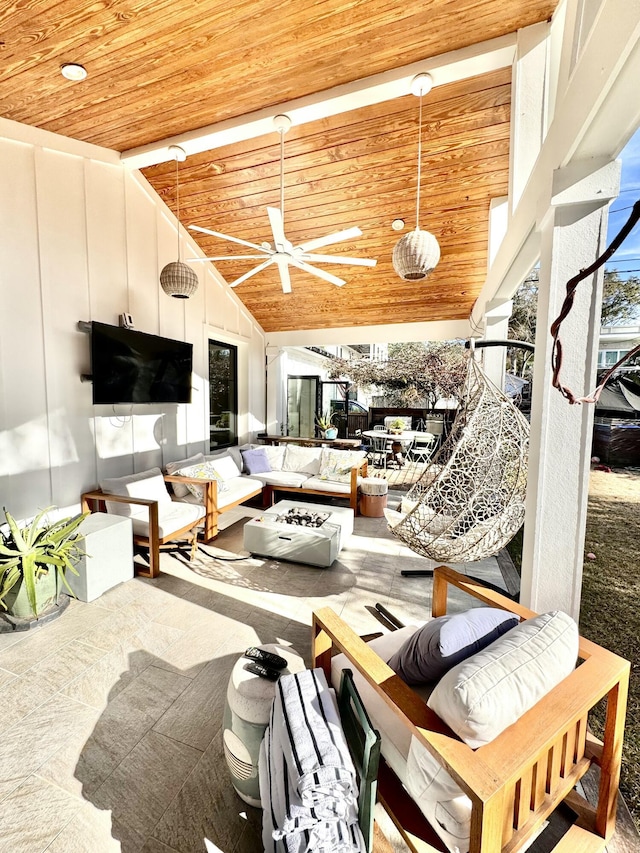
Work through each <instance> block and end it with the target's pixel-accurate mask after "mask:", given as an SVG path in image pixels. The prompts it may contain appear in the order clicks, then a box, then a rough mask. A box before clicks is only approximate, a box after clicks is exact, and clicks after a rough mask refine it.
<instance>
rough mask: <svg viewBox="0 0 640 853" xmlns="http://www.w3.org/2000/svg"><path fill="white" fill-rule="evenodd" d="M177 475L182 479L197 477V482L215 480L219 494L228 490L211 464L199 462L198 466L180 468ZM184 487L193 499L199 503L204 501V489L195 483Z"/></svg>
mask: <svg viewBox="0 0 640 853" xmlns="http://www.w3.org/2000/svg"><path fill="white" fill-rule="evenodd" d="M178 474H181V475H182V476H183V477H197V478H198V479H199V480H215V481H216V482H217V483H218V491H219V492H225V491H227V490H228V488H229V487H228V486H227V484H226V483H225V481H224V480H223V479H222V477H221V476H220V474H218V472H217V471H216V469H215V468H214V467H213V465H212V463H211V462H200V463H199V464H198V465H191V466H189V467H188V468H182V469H181V470H180V471H178ZM185 485H186V487H187V489H188V490H189V492H191V494H192V495H193V496H194V498H197V499H198V500H199V501H200V502H201V503H202V502H203V501H204V488H203V487H202V486H199V485H198V484H197V483H185Z"/></svg>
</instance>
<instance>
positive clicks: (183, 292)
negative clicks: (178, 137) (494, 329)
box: [160, 145, 198, 299]
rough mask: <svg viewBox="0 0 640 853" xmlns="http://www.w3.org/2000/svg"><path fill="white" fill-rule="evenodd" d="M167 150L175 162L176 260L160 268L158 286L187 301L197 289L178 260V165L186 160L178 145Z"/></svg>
mask: <svg viewBox="0 0 640 853" xmlns="http://www.w3.org/2000/svg"><path fill="white" fill-rule="evenodd" d="M169 150H170V151H171V153H172V154H173V156H174V158H175V161H176V219H177V220H178V221H177V225H176V230H177V234H178V260H177V261H171V262H170V263H168V264H167V265H166V266H165V267H163V268H162V271H161V273H160V284H161V286H162V289H163V290H164V292H165V293H166V294H167V296H173V297H174V298H175V299H188V298H189V297H190V296H193V294H194V293H195V292H196V290H197V289H198V276H197V275H196V274H195V272H194V271H193V270H192V269H191V267H188V266H187V265H186V264H185V263H183V262H182V261H181V260H180V185H179V182H178V163H179V162H181V161H182V160H185V159H186V154H185V153H184V151H183V149H182V148H180V146H179V145H171V146H170V147H169Z"/></svg>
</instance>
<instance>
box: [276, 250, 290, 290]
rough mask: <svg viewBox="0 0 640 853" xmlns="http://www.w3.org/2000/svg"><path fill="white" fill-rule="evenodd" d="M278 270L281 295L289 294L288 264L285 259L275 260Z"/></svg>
mask: <svg viewBox="0 0 640 853" xmlns="http://www.w3.org/2000/svg"><path fill="white" fill-rule="evenodd" d="M276 263H277V264H278V270H279V271H280V282H281V284H282V292H283V293H291V276H290V275H289V264H288V262H287V260H286V258H277V260H276Z"/></svg>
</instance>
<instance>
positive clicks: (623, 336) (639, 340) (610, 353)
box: [598, 325, 640, 370]
mask: <svg viewBox="0 0 640 853" xmlns="http://www.w3.org/2000/svg"><path fill="white" fill-rule="evenodd" d="M638 344H640V325H637V326H632V325H629V326H603V327H602V328H601V329H600V341H599V344H598V370H600V369H601V368H602V369H606V368H609V367H612V366H613V365H614V364H616V362H618V361H619V360H620V359H621V358H622V357H623V356H625V355H626V354H627V353H628V352H629V351H630V350H632V349H633V348H634V347H637V346H638ZM634 362H636V364H639V363H640V356H636V358H634ZM620 369H621V370H630V369H632V366H631V365H629V364H624V365H623V366H622V367H621V368H620Z"/></svg>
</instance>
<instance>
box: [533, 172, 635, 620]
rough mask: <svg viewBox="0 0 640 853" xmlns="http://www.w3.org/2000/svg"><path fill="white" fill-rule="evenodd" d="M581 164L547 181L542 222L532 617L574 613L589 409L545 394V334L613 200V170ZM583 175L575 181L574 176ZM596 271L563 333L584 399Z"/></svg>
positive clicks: (596, 309) (596, 323) (601, 237)
mask: <svg viewBox="0 0 640 853" xmlns="http://www.w3.org/2000/svg"><path fill="white" fill-rule="evenodd" d="M591 169H593V165H592V164H591V163H589V164H582V170H581V169H580V164H579V165H578V167H572V168H571V169H564V170H559V171H557V172H555V173H554V181H553V192H552V201H551V207H550V208H549V210H548V211H547V215H546V216H545V217H544V220H543V222H542V228H541V231H542V249H541V256H540V289H539V295H538V315H537V331H536V350H535V362H534V373H533V394H532V408H531V450H530V456H529V476H528V484H527V502H526V518H525V529H524V548H523V557H522V591H521V599H522V602H523V603H524V604H527V605H528V606H530V607H531V608H533V609H534V610H537V611H545V610H551V609H561V610H564V611H566V612H567V613H569V614H570V615H572V616H573V617H574V618H575V619H577V618H578V616H579V613H580V594H581V586H582V566H583V553H584V534H585V526H586V510H587V497H588V489H589V464H590V457H591V439H592V429H593V406H592V405H574V406H571V405H570V404H569V403H568V402H567V400H565V399H564V397H562V395H561V394H560V392H559V391H557V390H556V389H555V388H553V387H552V385H551V378H552V371H551V363H550V361H551V344H552V340H551V335H550V332H549V328H550V326H551V323H552V322H553V321H554V320H555V318H556V317H557V316H558V314H559V312H560V308H561V305H562V302H563V300H564V297H565V292H566V283H567V281H568V280H569V279H570V278H572V277H573V276H574V275H576V274H577V273H578V272H579V271H580V270H581V269H583V268H584V267H586V266H588V265H589V264H591V263H593V261H594V260H595V258H596V257H597V256H598V255H600V254H601V253H602V251H603V250H604V248H605V246H606V232H607V218H608V211H607V204H608V202H609V201H610V200H611V199H612V198H615V196H616V195H617V193H618V190H619V178H620V164H619V163H618V162H609V163H607V164H605V165H604V166H602V167H601V168H600V169H597V170H593V171H589V170H591ZM580 171H582V176H581V175H580ZM602 279H603V272H602V268H601V269H600V270H599V271H598V272H597V273H596V274H595V275H593V276H591V277H590V278H588V279H586V280H584V281H582V282H581V283H580V284H579V286H578V292H577V295H576V299H575V303H574V307H573V310H572V312H571V314H570V315H569V317H568V319H567V320H566V321H565V322H564V324H563V326H562V329H561V339H562V342H563V347H564V363H563V371H562V377H561V378H562V381H563V384H565V385H567V386H568V387H570V388H571V389H572V390H573V391H574V392H575V393H576V394H577V395H579V396H582V395H583V394H585V393H587V392H588V391H589V390H591V389H592V388H593V385H594V384H595V374H596V364H597V349H598V332H599V327H600V311H601V303H602Z"/></svg>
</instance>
